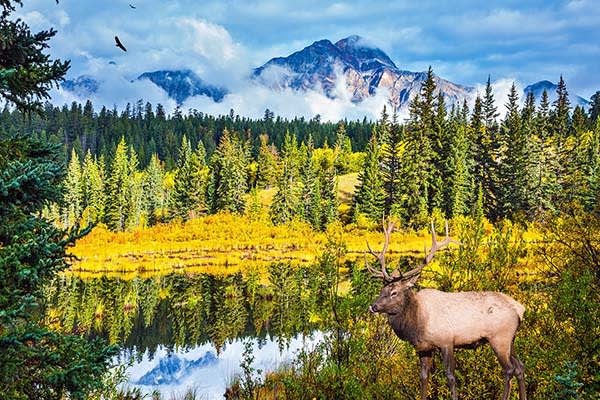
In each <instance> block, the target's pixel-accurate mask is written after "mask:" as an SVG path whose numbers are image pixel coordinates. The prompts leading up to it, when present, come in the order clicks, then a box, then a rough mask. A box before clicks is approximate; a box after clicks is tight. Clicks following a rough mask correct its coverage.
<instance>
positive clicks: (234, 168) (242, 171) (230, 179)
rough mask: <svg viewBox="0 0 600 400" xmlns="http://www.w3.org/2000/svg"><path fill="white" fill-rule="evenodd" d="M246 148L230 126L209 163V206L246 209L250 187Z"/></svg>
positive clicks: (212, 210)
mask: <svg viewBox="0 0 600 400" xmlns="http://www.w3.org/2000/svg"><path fill="white" fill-rule="evenodd" d="M246 162H247V161H246V149H245V147H244V144H243V143H241V141H240V140H239V139H238V138H237V137H236V136H235V135H233V134H230V133H229V131H228V130H227V129H225V130H224V131H223V136H221V140H220V142H219V146H218V147H217V150H216V151H215V153H214V154H213V156H212V159H211V163H210V170H211V171H210V183H209V187H208V200H209V202H210V210H211V212H213V213H216V212H218V211H229V212H232V213H238V214H241V213H243V212H244V207H245V199H244V195H245V193H246V188H247V170H246Z"/></svg>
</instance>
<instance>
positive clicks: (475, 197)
mask: <svg viewBox="0 0 600 400" xmlns="http://www.w3.org/2000/svg"><path fill="white" fill-rule="evenodd" d="M434 91H435V82H434V79H433V71H432V70H431V69H430V70H429V79H428V80H427V82H426V84H425V85H424V89H423V91H422V93H421V94H420V96H418V97H416V98H415V99H414V101H413V102H412V103H411V106H410V117H409V119H408V120H406V121H399V120H398V117H397V116H396V115H394V113H393V112H392V113H390V112H389V111H388V110H387V109H383V110H382V113H381V117H380V119H379V120H378V121H376V122H374V123H372V122H370V121H367V120H363V121H350V122H349V121H340V122H339V123H337V124H333V123H321V122H320V121H319V119H318V117H317V118H314V119H312V120H310V121H305V120H303V119H294V120H291V121H289V120H285V119H281V118H279V117H274V116H273V115H272V113H271V112H270V111H269V110H266V111H265V117H264V118H263V119H261V120H249V119H245V118H240V117H239V116H236V115H235V114H234V112H233V110H232V112H231V113H230V115H228V116H220V117H213V116H208V115H204V114H202V113H200V112H197V111H195V110H194V111H190V112H189V113H187V114H182V113H181V112H180V111H178V110H177V111H175V113H174V114H173V115H171V116H166V115H165V113H164V111H163V110H162V107H161V106H160V105H158V106H157V107H155V108H154V107H152V105H151V104H146V105H143V103H142V102H141V101H139V102H138V103H137V104H136V105H135V106H134V107H133V108H131V109H130V108H129V107H127V108H126V109H125V110H124V111H123V112H121V113H119V112H117V111H116V110H113V111H108V110H106V108H102V109H101V110H100V111H99V112H95V111H94V107H93V105H92V104H91V103H90V102H89V101H88V102H87V103H86V104H85V106H83V107H82V106H81V105H80V104H76V103H73V104H72V106H71V107H70V108H67V107H63V108H58V107H53V106H51V105H50V104H47V105H46V107H45V109H44V113H43V114H42V116H39V115H32V116H28V117H25V116H24V115H23V114H22V113H20V112H19V111H16V110H15V111H12V112H11V111H9V109H8V108H5V110H4V112H3V113H2V118H1V119H0V126H1V127H2V129H3V130H4V131H5V132H8V133H11V132H27V133H28V134H30V135H31V136H32V137H35V138H36V139H39V140H42V141H49V142H54V143H60V144H62V146H63V149H64V152H65V158H66V159H67V160H68V167H67V177H66V181H65V187H66V193H65V204H67V205H68V206H67V208H62V209H57V208H56V207H51V210H48V211H49V215H51V217H52V219H54V220H55V221H60V222H61V223H62V224H63V225H64V226H72V225H73V224H75V223H80V222H82V221H83V223H85V224H89V223H104V224H106V225H107V226H108V227H109V228H110V229H111V230H114V231H123V230H126V229H132V228H136V227H139V226H147V225H153V224H155V223H157V222H167V221H172V220H173V219H175V218H178V219H179V220H187V219H189V218H190V217H194V216H199V215H204V214H214V213H217V212H220V211H227V212H232V213H237V214H243V213H244V211H245V209H246V207H247V205H248V204H249V201H248V200H247V197H248V195H250V194H252V193H255V192H256V191H257V190H263V189H267V188H270V187H276V188H277V192H276V195H275V197H274V199H273V202H272V206H271V210H270V217H271V220H272V221H273V222H274V223H285V222H289V221H291V220H292V219H294V218H297V219H300V220H304V221H306V222H308V223H310V224H311V225H312V226H313V227H314V228H315V229H324V228H325V227H326V226H327V225H328V224H329V223H331V222H332V221H334V220H337V219H338V218H339V217H340V216H339V215H338V204H337V199H336V187H335V186H336V177H337V176H340V175H344V174H349V173H356V172H359V171H360V173H359V176H358V181H359V184H358V186H357V188H356V193H355V196H354V198H353V201H352V210H350V212H349V213H346V214H348V215H344V216H343V217H344V218H345V219H344V222H346V223H347V222H350V221H352V220H353V221H356V220H360V219H361V218H366V219H368V220H370V221H373V222H376V221H380V220H381V218H382V217H383V216H387V215H394V216H396V217H398V218H400V220H401V221H402V224H403V226H405V227H412V228H419V227H422V226H425V224H426V222H427V220H428V219H429V217H430V215H432V213H438V214H439V215H442V216H444V217H446V218H453V217H457V216H461V215H473V214H474V213H475V214H477V213H481V214H482V215H483V216H485V217H486V218H487V219H488V220H490V221H499V220H502V219H505V218H507V219H510V220H513V221H515V220H516V221H520V222H528V221H529V222H531V221H536V220H540V219H541V218H543V217H544V216H545V215H547V213H548V212H554V211H557V210H559V209H560V208H561V207H564V206H567V205H568V204H570V203H572V202H576V203H577V204H579V205H581V206H582V207H583V208H584V209H585V210H587V211H591V210H592V209H593V208H594V206H595V205H596V204H597V202H598V188H599V181H598V179H599V173H600V172H599V171H600V170H599V168H600V164H599V163H600V153H599V152H600V131H599V130H600V125H598V109H600V104H599V98H600V96H598V95H596V96H594V97H593V98H592V101H593V103H592V106H591V108H590V110H589V112H588V111H585V110H583V108H582V107H581V106H577V107H575V108H574V109H572V107H571V106H570V102H569V96H568V91H567V88H566V86H565V84H564V81H563V80H562V77H561V79H560V81H559V85H558V89H557V93H556V95H557V100H556V101H555V102H554V103H553V104H550V103H549V101H548V93H547V92H544V93H543V95H542V98H541V99H540V101H539V104H536V100H535V99H534V97H533V94H530V95H529V96H528V97H526V98H525V99H520V98H519V96H518V94H517V90H516V88H515V86H514V85H513V87H512V89H511V92H510V96H509V98H508V103H507V104H505V105H504V107H505V113H503V114H504V117H503V118H499V117H498V116H499V114H500V110H499V109H498V106H497V102H496V101H495V100H494V94H493V92H492V89H491V86H490V82H489V80H488V86H487V88H486V90H485V94H484V96H483V97H477V98H476V100H475V103H474V106H473V109H472V110H470V109H469V108H468V106H467V104H466V102H465V103H463V104H462V105H452V106H451V107H448V106H447V105H446V104H445V103H444V99H443V97H441V96H437V97H436V96H434Z"/></svg>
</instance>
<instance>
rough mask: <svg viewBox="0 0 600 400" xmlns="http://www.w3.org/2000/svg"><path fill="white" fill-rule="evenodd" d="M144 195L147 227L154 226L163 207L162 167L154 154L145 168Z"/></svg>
mask: <svg viewBox="0 0 600 400" xmlns="http://www.w3.org/2000/svg"><path fill="white" fill-rule="evenodd" d="M145 178H146V181H145V184H144V188H145V190H144V193H145V195H146V200H145V203H146V206H147V214H148V223H149V225H155V224H156V223H157V222H159V221H160V215H161V214H162V210H163V208H164V206H165V200H164V189H163V179H164V170H163V166H162V164H161V162H160V160H159V159H158V156H157V155H156V153H154V154H152V156H151V157H150V163H149V164H148V167H146V174H145Z"/></svg>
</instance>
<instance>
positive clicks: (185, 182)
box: [169, 135, 197, 221]
mask: <svg viewBox="0 0 600 400" xmlns="http://www.w3.org/2000/svg"><path fill="white" fill-rule="evenodd" d="M174 181H175V187H174V188H173V193H172V194H171V197H170V198H169V201H170V204H169V218H170V219H174V218H178V219H180V220H182V221H186V220H187V219H188V218H189V217H190V212H191V211H192V209H193V208H194V203H195V202H194V200H195V198H194V192H195V191H196V190H197V189H196V188H195V185H194V160H193V156H192V148H191V144H190V141H189V140H188V139H187V138H186V137H185V135H184V136H183V140H182V142H181V147H180V148H179V158H178V159H177V169H176V170H175V177H174Z"/></svg>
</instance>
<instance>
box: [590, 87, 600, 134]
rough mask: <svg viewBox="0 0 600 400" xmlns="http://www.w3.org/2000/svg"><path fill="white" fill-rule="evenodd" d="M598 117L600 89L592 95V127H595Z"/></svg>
mask: <svg viewBox="0 0 600 400" xmlns="http://www.w3.org/2000/svg"><path fill="white" fill-rule="evenodd" d="M598 117H600V90H598V91H596V93H594V94H593V95H592V97H590V109H589V119H588V121H589V123H590V129H592V128H594V127H595V124H596V121H597V120H598Z"/></svg>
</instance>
